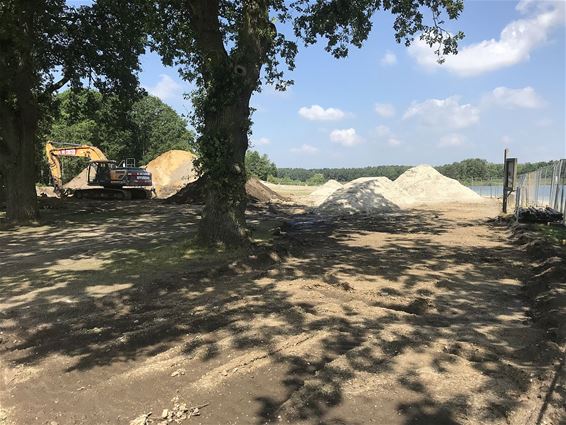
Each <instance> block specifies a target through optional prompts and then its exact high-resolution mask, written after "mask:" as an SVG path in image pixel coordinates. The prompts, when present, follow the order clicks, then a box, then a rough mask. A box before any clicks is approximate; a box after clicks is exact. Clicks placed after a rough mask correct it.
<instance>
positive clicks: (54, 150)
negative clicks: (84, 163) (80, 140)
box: [45, 141, 107, 192]
mask: <svg viewBox="0 0 566 425" xmlns="http://www.w3.org/2000/svg"><path fill="white" fill-rule="evenodd" d="M45 155H46V156H47V161H48V162H49V170H50V171H51V177H52V178H53V186H54V187H55V191H56V192H60V191H62V190H63V179H62V168H61V159H60V157H62V156H74V157H80V158H89V159H90V160H91V161H106V160H107V158H106V155H104V153H102V151H101V150H100V149H98V148H97V147H95V146H89V145H76V146H74V145H69V146H55V145H54V144H53V142H50V141H49V142H47V143H46V144H45Z"/></svg>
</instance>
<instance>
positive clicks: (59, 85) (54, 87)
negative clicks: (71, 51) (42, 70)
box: [43, 76, 70, 95]
mask: <svg viewBox="0 0 566 425" xmlns="http://www.w3.org/2000/svg"><path fill="white" fill-rule="evenodd" d="M69 80H70V78H69V77H66V76H63V78H61V79H60V80H59V81H57V82H55V83H52V84H49V85H48V86H47V87H46V88H45V90H44V92H43V93H44V94H46V95H47V94H52V93H54V92H56V91H57V90H59V89H61V88H62V87H63V86H64V85H65V84H67V83H68V82H69Z"/></svg>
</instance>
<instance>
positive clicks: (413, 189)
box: [393, 165, 482, 204]
mask: <svg viewBox="0 0 566 425" xmlns="http://www.w3.org/2000/svg"><path fill="white" fill-rule="evenodd" d="M393 184H394V186H395V187H396V188H398V189H399V190H401V191H404V192H406V193H407V195H408V196H409V198H408V199H409V200H411V201H412V202H419V203H431V204H435V203H445V202H478V201H480V200H481V199H482V198H481V196H480V195H478V194H477V193H476V192H474V191H473V190H472V189H470V188H467V187H466V186H464V185H462V184H460V183H459V182H458V181H457V180H454V179H451V178H449V177H446V176H443V175H442V174H440V173H439V172H438V171H436V170H435V169H434V168H433V167H431V166H430V165H419V166H417V167H413V168H411V169H409V170H407V171H405V172H404V173H403V174H401V175H400V176H399V177H398V178H397V179H396V180H395V181H394V182H393Z"/></svg>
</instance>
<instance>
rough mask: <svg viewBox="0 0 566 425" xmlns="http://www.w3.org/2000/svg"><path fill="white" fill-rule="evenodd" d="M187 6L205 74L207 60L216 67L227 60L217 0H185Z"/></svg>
mask: <svg viewBox="0 0 566 425" xmlns="http://www.w3.org/2000/svg"><path fill="white" fill-rule="evenodd" d="M187 6H188V10H189V19H190V22H191V28H192V29H193V31H194V37H195V41H196V45H197V48H198V49H199V51H200V54H201V57H202V59H203V61H204V67H205V69H204V70H203V71H205V74H206V71H207V69H206V68H208V65H209V63H208V62H210V65H212V66H213V67H216V66H219V65H222V64H225V63H226V62H227V61H228V53H227V52H226V49H225V47H224V40H223V38H222V33H221V32H220V21H219V19H218V16H219V5H218V0H190V1H187ZM208 71H210V70H209V69H208Z"/></svg>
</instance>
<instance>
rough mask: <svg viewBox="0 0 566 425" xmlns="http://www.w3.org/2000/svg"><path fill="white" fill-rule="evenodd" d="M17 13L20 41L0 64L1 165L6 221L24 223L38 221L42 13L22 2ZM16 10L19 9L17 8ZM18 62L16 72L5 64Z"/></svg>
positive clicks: (34, 4) (36, 6)
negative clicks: (38, 28) (37, 40)
mask: <svg viewBox="0 0 566 425" xmlns="http://www.w3.org/2000/svg"><path fill="white" fill-rule="evenodd" d="M20 6H23V8H22V10H20V11H19V12H18V13H19V15H18V19H19V20H20V21H19V27H18V28H19V30H20V31H21V32H20V33H17V34H13V37H14V38H15V39H18V40H19V43H18V44H17V48H16V49H14V50H13V51H11V57H9V58H8V59H7V60H6V61H2V62H0V64H1V65H5V66H3V67H2V68H0V71H1V72H0V76H1V77H2V78H4V79H8V81H9V82H10V84H7V85H4V86H3V87H1V88H2V90H1V91H0V166H1V167H2V173H3V174H4V178H5V183H6V189H7V207H6V218H7V219H8V221H10V222H14V223H26V222H30V221H34V220H36V219H37V218H38V208H37V196H36V191H35V177H36V168H35V144H36V137H37V130H38V123H39V118H40V116H39V105H38V93H37V87H38V86H39V85H40V84H39V83H40V81H41V78H40V77H39V76H38V75H37V72H36V70H35V63H34V61H35V60H36V59H35V55H34V53H33V49H34V45H33V39H34V31H35V28H34V16H35V14H36V13H41V9H40V8H39V9H38V4H36V3H35V2H28V3H26V2H22V3H21V5H20ZM18 10H19V9H18ZM10 61H12V62H14V63H17V66H16V67H15V68H16V70H14V69H12V68H11V67H10V66H8V65H7V64H8V63H10Z"/></svg>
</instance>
